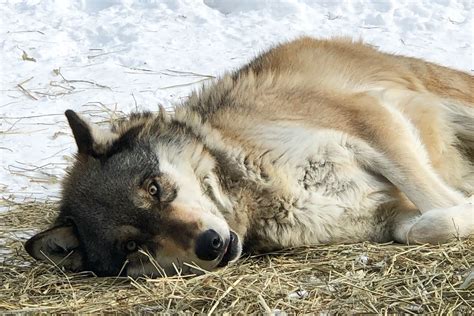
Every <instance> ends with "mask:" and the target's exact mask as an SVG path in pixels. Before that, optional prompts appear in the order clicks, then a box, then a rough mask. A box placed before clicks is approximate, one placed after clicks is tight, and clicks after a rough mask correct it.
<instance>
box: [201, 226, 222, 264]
mask: <svg viewBox="0 0 474 316" xmlns="http://www.w3.org/2000/svg"><path fill="white" fill-rule="evenodd" d="M195 250H196V256H197V257H198V258H199V259H201V260H207V261H211V260H214V259H216V258H217V257H219V255H220V254H221V253H222V252H223V251H224V241H223V240H222V238H221V236H220V235H219V234H218V233H216V231H215V230H212V229H209V230H206V231H205V232H204V233H202V234H201V235H199V236H198V238H197V240H196V249H195Z"/></svg>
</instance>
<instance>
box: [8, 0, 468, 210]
mask: <svg viewBox="0 0 474 316" xmlns="http://www.w3.org/2000/svg"><path fill="white" fill-rule="evenodd" d="M0 21H1V22H0V47H1V55H0V67H1V68H0V70H1V71H0V82H1V88H0V89H1V91H0V157H1V164H0V194H1V198H4V199H12V198H13V199H15V200H18V201H23V200H25V199H36V200H45V199H57V198H58V192H59V190H58V189H59V184H58V181H59V180H60V179H61V177H62V176H63V174H64V169H65V167H66V166H67V164H68V163H69V161H70V156H71V154H72V153H73V152H74V151H75V145H74V143H73V139H72V138H71V134H70V131H69V129H68V127H67V124H66V121H65V118H64V116H63V112H64V111H65V110H66V109H68V108H72V109H75V110H77V111H80V112H83V113H85V114H86V115H87V116H89V117H90V118H91V119H92V120H93V121H99V122H100V121H104V120H106V119H109V118H110V117H112V118H113V117H114V116H115V115H118V114H120V113H121V112H124V113H129V112H130V111H132V110H136V109H150V110H156V109H157V106H158V104H162V105H164V106H166V107H172V105H173V104H175V103H177V102H180V101H182V100H183V99H185V98H186V96H187V95H188V93H189V92H190V90H191V89H194V88H195V87H196V84H194V85H193V84H192V83H196V82H200V81H203V80H208V79H209V76H218V75H219V74H222V73H223V72H224V71H226V70H231V69H235V68H236V67H238V66H239V65H242V64H243V63H245V62H246V61H248V60H249V59H250V58H252V57H253V56H255V54H257V53H258V52H260V51H261V50H263V49H265V48H267V47H269V46H270V45H272V44H274V43H278V42H280V41H285V40H289V39H292V38H294V37H296V36H298V35H302V34H306V35H312V36H316V37H330V36H335V35H338V36H340V35H346V36H351V37H354V38H363V39H364V40H365V41H367V42H370V43H371V44H373V45H376V46H378V47H380V49H382V50H384V51H388V52H392V53H399V54H405V55H410V56H416V57H422V58H425V59H427V60H430V61H433V62H437V63H440V64H443V65H446V66H451V67H454V68H457V69H461V70H465V71H470V72H471V73H472V71H473V68H474V67H473V63H474V62H473V56H472V43H473V25H472V7H471V1H469V0H419V1H418V0H373V1H369V0H366V1H363V0H354V1H347V0H346V1H336V0H266V1H263V0H262V1H257V0H162V1H159V0H156V1H153V0H141V1H131V0H121V1H120V0H100V1H99V0H97V1H94V0H76V1H66V0H56V1H54V0H45V1H1V0H0Z"/></svg>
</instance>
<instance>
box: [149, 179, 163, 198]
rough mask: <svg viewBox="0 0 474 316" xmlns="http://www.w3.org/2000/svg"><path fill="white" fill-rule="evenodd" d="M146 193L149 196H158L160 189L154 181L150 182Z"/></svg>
mask: <svg viewBox="0 0 474 316" xmlns="http://www.w3.org/2000/svg"><path fill="white" fill-rule="evenodd" d="M148 194H150V195H151V196H158V195H159V194H160V189H159V187H158V185H157V184H156V183H155V182H151V183H150V184H149V185H148Z"/></svg>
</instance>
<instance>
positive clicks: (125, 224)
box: [25, 110, 242, 276]
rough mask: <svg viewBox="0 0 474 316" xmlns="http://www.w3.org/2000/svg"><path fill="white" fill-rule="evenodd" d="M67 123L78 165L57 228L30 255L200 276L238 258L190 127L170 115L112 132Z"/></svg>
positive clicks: (39, 238)
mask: <svg viewBox="0 0 474 316" xmlns="http://www.w3.org/2000/svg"><path fill="white" fill-rule="evenodd" d="M66 117H67V119H68V121H69V125H70V126H71V129H72V131H73V134H74V138H75V140H76V143H77V146H78V153H77V155H76V161H75V163H74V165H73V166H72V168H71V169H70V170H69V172H68V175H67V177H66V178H65V180H64V182H63V191H62V200H61V203H60V212H59V215H58V217H57V219H56V221H55V224H54V225H53V227H52V228H50V229H48V230H46V231H44V232H41V233H39V234H37V235H36V236H33V237H32V238H31V239H30V240H28V241H27V243H26V244H25V247H26V250H27V251H28V253H29V254H30V255H31V256H33V257H34V258H36V259H39V260H46V261H51V262H53V263H55V264H57V265H59V266H63V267H66V268H67V269H71V270H76V271H81V270H89V271H93V272H95V273H96V274H97V275H100V276H107V275H110V276H112V275H128V276H140V275H149V276H161V275H173V274H176V273H199V271H202V270H211V269H214V268H215V267H217V266H222V265H226V264H227V263H228V262H229V261H232V260H235V259H236V258H238V257H239V255H240V253H241V248H242V247H241V242H240V238H239V237H238V236H237V234H236V233H235V232H233V231H232V230H231V228H230V227H229V226H228V224H227V221H226V220H225V218H224V217H223V215H222V212H221V210H222V209H223V208H225V205H229V203H230V202H229V201H228V200H225V201H224V200H223V199H224V197H223V196H224V195H223V194H222V192H221V187H220V185H219V181H218V177H217V176H216V174H215V173H214V168H215V161H214V159H213V158H212V156H211V155H210V154H209V153H208V152H207V150H206V148H205V146H204V145H203V143H202V142H200V141H199V137H198V136H196V135H193V133H191V132H189V131H188V130H187V129H188V128H187V127H186V126H184V125H183V124H180V123H179V122H176V121H173V120H171V119H170V118H167V117H165V115H164V113H163V112H162V113H161V114H160V115H156V116H155V115H152V114H150V113H142V114H135V115H132V116H131V117H130V118H129V119H128V120H127V121H124V122H122V123H121V124H118V125H117V126H115V127H114V128H112V130H111V131H103V130H100V129H99V128H98V127H97V126H95V125H93V124H90V123H88V122H87V121H86V120H84V119H83V118H81V117H80V116H79V115H77V114H76V113H75V112H73V111H71V110H68V111H66ZM201 269H202V270H201Z"/></svg>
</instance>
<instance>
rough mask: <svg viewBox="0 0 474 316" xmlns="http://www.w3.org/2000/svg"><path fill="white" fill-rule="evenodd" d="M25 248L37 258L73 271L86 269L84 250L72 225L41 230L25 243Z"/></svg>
mask: <svg viewBox="0 0 474 316" xmlns="http://www.w3.org/2000/svg"><path fill="white" fill-rule="evenodd" d="M25 249H26V251H27V252H28V253H29V254H30V255H31V256H32V257H33V258H35V259H37V260H40V261H45V262H49V263H54V264H56V265H58V266H60V267H64V268H66V269H68V270H71V271H81V270H83V269H84V264H83V258H84V256H83V250H82V249H81V247H80V244H79V239H78V238H77V236H76V234H75V232H74V228H73V227H72V226H66V225H64V226H56V227H53V228H50V229H48V230H46V231H44V232H41V233H39V234H37V235H35V236H33V237H31V238H30V239H29V240H28V241H27V242H26V243H25Z"/></svg>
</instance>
